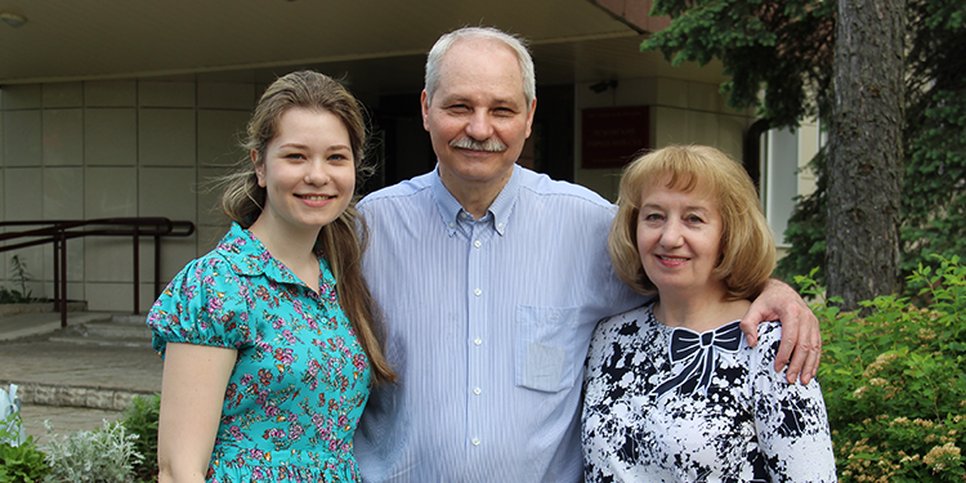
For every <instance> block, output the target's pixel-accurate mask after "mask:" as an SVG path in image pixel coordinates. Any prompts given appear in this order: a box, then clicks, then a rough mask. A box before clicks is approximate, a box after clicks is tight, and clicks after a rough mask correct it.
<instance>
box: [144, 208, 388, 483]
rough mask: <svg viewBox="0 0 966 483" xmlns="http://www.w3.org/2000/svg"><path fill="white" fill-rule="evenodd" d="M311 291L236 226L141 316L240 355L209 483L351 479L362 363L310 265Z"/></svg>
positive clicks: (328, 276)
mask: <svg viewBox="0 0 966 483" xmlns="http://www.w3.org/2000/svg"><path fill="white" fill-rule="evenodd" d="M319 266H320V268H321V276H320V279H319V286H320V290H319V293H318V294H316V293H315V292H314V291H313V290H312V289H310V288H309V287H308V286H306V285H305V284H304V283H302V282H301V281H299V280H298V279H297V278H296V276H295V275H294V274H293V273H292V272H291V271H290V270H289V269H288V268H287V267H285V265H283V264H282V263H281V262H280V261H278V260H276V259H275V258H273V257H272V256H271V254H269V253H268V251H267V250H266V249H265V246H264V245H262V243H261V242H260V241H259V240H258V239H257V238H255V237H254V236H253V235H252V234H251V233H250V232H249V231H247V230H245V229H243V228H242V227H241V226H239V225H237V224H233V225H232V227H231V230H230V231H229V232H228V234H227V235H225V237H224V238H223V239H222V240H221V242H220V243H219V244H218V246H217V247H216V248H215V249H214V250H212V251H211V252H209V253H208V254H206V255H204V256H203V257H201V258H198V259H196V260H194V261H192V262H190V263H188V265H187V266H185V268H184V269H182V270H181V272H180V273H178V275H176V276H175V278H174V279H173V280H172V281H171V283H170V284H169V285H168V287H167V288H166V289H165V290H164V292H163V293H162V294H161V296H160V297H159V298H158V300H157V302H155V303H154V306H153V307H152V308H151V312H150V313H149V314H148V319H147V323H148V326H150V327H151V329H152V331H153V334H154V337H153V345H154V349H155V350H157V351H158V352H160V353H161V354H162V356H163V355H164V350H165V346H166V344H167V343H169V342H180V343H188V344H199V345H207V346H214V347H227V348H230V349H235V350H237V351H238V360H237V362H236V363H235V368H234V370H233V371H232V374H231V378H230V379H229V381H228V387H227V389H226V391H225V401H224V404H223V406H222V410H221V421H220V424H219V427H218V434H217V436H216V438H215V446H214V451H213V452H212V455H211V462H210V464H209V468H208V475H207V481H209V482H212V483H216V482H217V483H228V482H236V483H237V482H249V481H287V482H317V481H360V480H361V477H360V476H359V469H358V467H357V465H356V460H355V456H354V455H353V450H352V436H353V433H354V432H355V430H356V425H357V424H358V422H359V417H360V416H361V415H362V409H363V407H364V406H365V405H366V400H367V399H368V397H369V381H370V369H369V360H368V359H367V357H366V354H365V352H364V351H363V349H362V346H361V345H360V344H359V342H358V340H357V339H356V335H355V333H354V332H353V330H352V327H351V325H350V323H349V320H348V318H347V317H346V315H345V313H344V312H343V311H342V308H341V307H340V306H339V301H338V297H337V295H336V290H335V283H336V282H335V278H334V277H333V275H332V272H331V271H330V270H329V266H328V263H327V262H326V261H325V260H324V259H320V260H319Z"/></svg>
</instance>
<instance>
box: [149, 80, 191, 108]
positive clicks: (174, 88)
mask: <svg viewBox="0 0 966 483" xmlns="http://www.w3.org/2000/svg"><path fill="white" fill-rule="evenodd" d="M138 104H139V105H140V106H141V107H194V106H195V83H194V82H157V81H141V82H140V83H138Z"/></svg>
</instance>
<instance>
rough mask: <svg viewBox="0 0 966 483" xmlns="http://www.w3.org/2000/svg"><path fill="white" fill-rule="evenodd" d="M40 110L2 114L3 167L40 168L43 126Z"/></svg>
mask: <svg viewBox="0 0 966 483" xmlns="http://www.w3.org/2000/svg"><path fill="white" fill-rule="evenodd" d="M40 112H41V111H40V110H39V109H35V110H29V111H6V112H4V113H3V141H4V142H3V163H4V166H40V162H41V160H42V158H43V148H42V147H43V141H42V140H43V124H42V123H41V115H40Z"/></svg>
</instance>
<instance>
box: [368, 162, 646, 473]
mask: <svg viewBox="0 0 966 483" xmlns="http://www.w3.org/2000/svg"><path fill="white" fill-rule="evenodd" d="M359 206H360V209H361V211H362V212H363V214H364V216H365V217H366V220H367V222H368V223H369V228H370V235H371V239H370V245H369V249H368V251H367V253H366V257H365V261H364V268H365V274H366V277H367V280H368V282H369V284H370V287H371V288H372V291H373V293H374V295H375V298H376V300H377V301H378V303H379V304H380V308H381V310H382V311H383V315H384V317H385V325H386V330H387V336H388V337H387V342H386V348H387V355H388V357H389V360H390V362H391V363H392V364H393V367H394V368H395V369H396V371H397V372H398V374H399V375H400V381H399V382H398V384H396V385H394V386H387V387H381V388H378V389H377V390H376V391H375V392H374V393H373V394H372V396H371V398H370V402H369V405H368V406H367V408H366V411H365V413H364V415H363V418H362V422H361V425H360V429H359V431H357V433H356V438H355V444H356V455H357V458H358V460H359V464H360V466H361V468H362V473H363V476H364V477H365V479H366V481H400V482H403V481H413V482H430V481H446V482H455V481H481V482H482V481H487V482H489V481H501V482H531V481H534V482H536V481H548V482H550V481H552V482H568V481H580V479H581V474H582V460H581V450H580V440H579V435H580V421H579V405H580V393H581V383H582V375H583V364H584V359H585V357H586V354H587V348H588V344H589V341H590V336H591V334H592V331H593V329H594V326H595V324H596V322H597V321H598V320H600V319H601V318H603V317H605V316H608V315H611V314H615V313H620V312H623V311H625V310H627V309H630V308H631V307H633V306H635V305H639V304H641V303H643V299H642V298H641V297H640V296H638V295H635V294H634V293H633V292H631V291H630V290H629V289H628V288H627V287H626V286H624V285H623V284H622V283H621V282H620V281H618V280H617V278H616V277H615V276H614V274H613V271H612V270H611V268H610V261H609V258H608V257H607V253H606V238H607V232H608V229H609V225H610V221H611V219H612V217H613V213H614V208H613V206H612V205H611V204H610V203H608V202H607V201H606V200H604V199H603V198H601V197H599V196H598V195H596V194H594V193H593V192H591V191H590V190H587V189H586V188H583V187H580V186H576V185H573V184H569V183H563V182H557V181H552V180H550V178H548V177H546V176H544V175H540V174H537V173H534V172H532V171H529V170H526V169H524V168H521V167H519V166H517V167H515V169H514V173H513V176H512V177H511V179H510V181H509V182H508V183H507V185H506V186H505V187H504V189H503V191H502V192H501V193H500V195H499V196H498V197H497V199H496V200H495V201H494V202H493V205H492V206H491V207H490V210H489V212H488V213H487V215H486V216H484V217H483V218H482V219H480V220H473V219H472V217H471V216H469V215H468V214H467V213H466V212H464V211H463V210H462V209H461V208H460V205H459V204H458V202H457V201H456V199H454V198H453V196H452V195H450V193H449V192H448V191H447V190H446V188H445V187H444V186H443V185H442V183H441V181H440V178H439V176H438V174H437V173H436V172H435V171H434V172H431V173H429V174H426V175H423V176H419V177H417V178H413V179H412V180H409V181H406V182H403V183H400V184H397V185H395V186H391V187H389V188H386V189H383V190H380V191H378V192H376V193H373V194H371V195H369V196H367V197H366V198H365V199H364V200H363V201H362V202H361V203H360V205H359Z"/></svg>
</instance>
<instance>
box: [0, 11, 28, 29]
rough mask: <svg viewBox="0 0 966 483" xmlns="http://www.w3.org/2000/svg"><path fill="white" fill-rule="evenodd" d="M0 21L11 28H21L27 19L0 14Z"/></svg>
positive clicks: (14, 15)
mask: <svg viewBox="0 0 966 483" xmlns="http://www.w3.org/2000/svg"><path fill="white" fill-rule="evenodd" d="M0 20H2V21H3V23H5V24H7V25H9V26H11V27H13V28H20V27H23V24H25V23H27V17H24V16H23V15H17V14H15V13H11V12H0Z"/></svg>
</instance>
